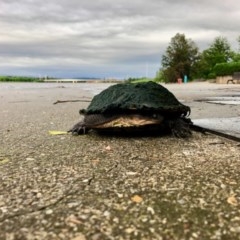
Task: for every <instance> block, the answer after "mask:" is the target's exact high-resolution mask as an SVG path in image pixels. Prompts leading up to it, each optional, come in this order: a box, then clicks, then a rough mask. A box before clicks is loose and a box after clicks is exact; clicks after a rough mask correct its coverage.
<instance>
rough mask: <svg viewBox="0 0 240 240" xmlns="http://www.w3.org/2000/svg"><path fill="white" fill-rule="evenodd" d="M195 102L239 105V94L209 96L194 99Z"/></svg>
mask: <svg viewBox="0 0 240 240" xmlns="http://www.w3.org/2000/svg"><path fill="white" fill-rule="evenodd" d="M195 101H197V102H207V103H214V104H222V105H240V96H239V95H237V96H226V97H209V98H204V99H198V100H195Z"/></svg>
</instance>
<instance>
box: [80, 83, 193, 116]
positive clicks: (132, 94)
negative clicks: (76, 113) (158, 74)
mask: <svg viewBox="0 0 240 240" xmlns="http://www.w3.org/2000/svg"><path fill="white" fill-rule="evenodd" d="M128 112H138V113H162V114H168V115H174V116H181V115H182V116H186V115H188V114H189V113H190V108H189V107H188V106H185V105H183V104H182V103H180V102H179V101H178V100H177V98H176V97H175V96H174V95H173V94H172V93H171V92H170V91H168V90H167V89H166V88H165V87H163V86H162V85H160V84H158V83H155V82H152V81H150V82H145V83H120V84H116V85H113V86H110V87H109V88H107V89H105V90H103V91H102V92H101V93H99V94H98V95H96V96H94V98H93V99H92V101H91V103H90V105H89V106H88V108H87V109H86V110H85V109H83V110H80V113H81V114H87V115H88V114H118V113H128Z"/></svg>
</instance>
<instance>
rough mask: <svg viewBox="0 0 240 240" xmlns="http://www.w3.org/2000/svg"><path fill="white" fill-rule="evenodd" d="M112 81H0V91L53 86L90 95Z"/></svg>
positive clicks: (104, 87)
mask: <svg viewBox="0 0 240 240" xmlns="http://www.w3.org/2000/svg"><path fill="white" fill-rule="evenodd" d="M110 85H113V84H112V83H30V82H23V83H20V82H7V83H6V82H3V83H1V82H0V92H1V91H8V90H38V89H39V90H40V89H54V88H68V89H70V88H73V89H79V90H83V91H86V92H89V93H90V94H92V95H95V94H98V93H99V92H101V91H102V90H104V89H106V88H107V87H109V86H110Z"/></svg>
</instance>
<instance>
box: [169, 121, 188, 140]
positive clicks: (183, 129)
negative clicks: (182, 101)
mask: <svg viewBox="0 0 240 240" xmlns="http://www.w3.org/2000/svg"><path fill="white" fill-rule="evenodd" d="M191 123H192V122H191V120H190V119H183V118H178V119H176V120H170V121H169V127H170V129H171V132H172V134H173V136H174V137H177V138H188V137H190V136H191V135H192V132H191V130H190V127H189V126H190V124H191Z"/></svg>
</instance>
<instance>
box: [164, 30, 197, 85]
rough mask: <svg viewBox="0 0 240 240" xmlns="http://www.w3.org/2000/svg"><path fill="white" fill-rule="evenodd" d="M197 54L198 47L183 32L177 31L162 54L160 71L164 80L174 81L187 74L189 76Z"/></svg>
mask: <svg viewBox="0 0 240 240" xmlns="http://www.w3.org/2000/svg"><path fill="white" fill-rule="evenodd" d="M198 56H199V52H198V47H197V46H196V44H195V43H194V42H193V41H192V40H191V39H186V37H185V35H184V34H180V33H177V34H176V35H175V36H174V37H173V38H172V39H171V42H170V45H169V46H168V47H167V50H166V53H165V54H164V55H163V56H162V67H163V69H162V71H163V74H164V77H165V81H166V82H176V80H177V78H183V77H184V75H187V76H188V78H191V72H192V67H193V66H194V64H195V62H196V61H197V59H198Z"/></svg>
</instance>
